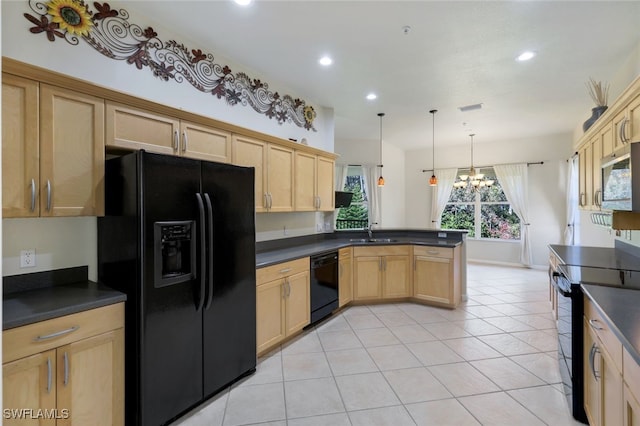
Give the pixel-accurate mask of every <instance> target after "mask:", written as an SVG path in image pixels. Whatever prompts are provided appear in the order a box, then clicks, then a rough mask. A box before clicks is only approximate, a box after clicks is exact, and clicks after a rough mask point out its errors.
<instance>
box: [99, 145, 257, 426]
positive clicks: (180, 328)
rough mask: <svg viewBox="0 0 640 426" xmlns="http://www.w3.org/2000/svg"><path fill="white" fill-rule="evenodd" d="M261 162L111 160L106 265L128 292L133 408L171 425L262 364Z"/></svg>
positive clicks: (105, 274) (139, 415) (144, 421)
mask: <svg viewBox="0 0 640 426" xmlns="http://www.w3.org/2000/svg"><path fill="white" fill-rule="evenodd" d="M254 187H255V181H254V169H253V168H246V167H238V166H233V165H227V164H220V163H212V162H207V161H199V160H193V159H188V158H182V157H175V156H168V155H160V154H152V153H148V152H145V151H137V152H133V153H130V154H126V155H123V156H120V157H115V158H112V159H109V160H107V161H106V164H105V194H106V195H105V216H104V217H102V218H99V219H98V276H99V279H100V281H101V282H103V283H105V284H107V285H109V286H111V287H113V288H115V289H117V290H120V291H122V292H124V293H126V294H127V301H126V304H125V315H126V319H125V383H126V386H125V392H126V393H125V412H126V413H125V415H126V423H127V424H128V425H154V426H156V425H162V424H166V423H168V422H170V421H171V420H173V419H175V418H176V417H179V416H180V415H181V414H183V413H185V412H186V411H187V410H189V409H190V408H192V407H194V406H196V405H198V404H199V403H201V402H202V401H204V400H205V399H207V398H209V397H210V396H212V395H213V394H215V393H216V392H217V391H219V390H221V389H223V388H225V387H226V386H227V385H229V384H231V383H233V382H234V381H236V380H237V379H239V378H241V377H243V376H245V375H247V374H250V373H252V372H254V371H255V367H256V281H255V280H256V276H255V271H256V269H255V268H256V263H255V205H254Z"/></svg>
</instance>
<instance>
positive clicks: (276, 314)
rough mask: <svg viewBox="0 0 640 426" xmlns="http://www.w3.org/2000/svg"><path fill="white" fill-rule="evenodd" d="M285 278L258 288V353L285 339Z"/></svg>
mask: <svg viewBox="0 0 640 426" xmlns="http://www.w3.org/2000/svg"><path fill="white" fill-rule="evenodd" d="M284 290H285V288H284V279H279V280H274V281H270V282H268V283H265V284H262V285H259V286H258V287H257V288H256V341H257V346H258V348H257V350H258V353H262V352H263V351H264V350H265V349H267V348H269V347H271V346H272V345H274V344H276V343H277V342H279V341H281V340H282V339H284V336H285V330H284V311H285V293H284Z"/></svg>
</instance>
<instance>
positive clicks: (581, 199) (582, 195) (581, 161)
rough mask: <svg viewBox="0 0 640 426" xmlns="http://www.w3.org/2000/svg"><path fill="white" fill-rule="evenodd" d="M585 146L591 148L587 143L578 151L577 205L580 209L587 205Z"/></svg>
mask: <svg viewBox="0 0 640 426" xmlns="http://www.w3.org/2000/svg"><path fill="white" fill-rule="evenodd" d="M587 147H588V148H589V150H590V149H591V145H590V144H588V143H587V146H584V147H582V148H580V150H579V151H578V206H579V207H580V208H581V209H585V208H586V207H587V194H588V193H587V190H588V189H587ZM589 167H591V166H589Z"/></svg>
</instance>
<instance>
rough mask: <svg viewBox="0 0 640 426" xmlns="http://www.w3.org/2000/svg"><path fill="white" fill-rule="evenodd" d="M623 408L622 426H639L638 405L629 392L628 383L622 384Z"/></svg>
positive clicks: (632, 394) (639, 414)
mask: <svg viewBox="0 0 640 426" xmlns="http://www.w3.org/2000/svg"><path fill="white" fill-rule="evenodd" d="M623 397H624V407H623V413H622V414H623V421H624V423H623V425H624V426H640V403H639V402H638V400H637V399H636V397H635V394H634V393H633V392H632V391H631V388H630V386H629V384H628V382H626V381H625V383H624V390H623Z"/></svg>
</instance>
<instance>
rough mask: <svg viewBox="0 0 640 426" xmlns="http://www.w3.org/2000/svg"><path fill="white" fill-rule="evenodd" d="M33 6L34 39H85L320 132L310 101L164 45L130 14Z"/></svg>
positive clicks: (71, 0)
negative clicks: (316, 127) (314, 124)
mask: <svg viewBox="0 0 640 426" xmlns="http://www.w3.org/2000/svg"><path fill="white" fill-rule="evenodd" d="M28 2H29V7H30V8H31V10H32V11H33V12H34V14H35V16H34V15H33V14H30V13H25V14H24V17H25V18H26V19H27V20H28V21H29V22H31V23H32V24H33V26H32V27H31V28H29V31H30V32H31V33H33V34H44V35H46V37H47V39H48V40H49V41H51V42H55V41H56V39H58V38H60V39H64V40H66V41H67V42H68V43H69V44H71V45H74V46H75V45H78V44H79V43H80V40H83V41H84V42H86V43H87V44H89V45H90V46H91V47H93V48H94V49H95V50H97V51H98V52H100V53H101V54H103V55H104V56H107V57H109V58H111V59H114V60H120V61H127V63H128V64H131V65H135V66H136V68H137V69H139V70H142V69H144V68H149V69H150V70H151V71H152V72H153V75H154V76H155V77H157V78H159V79H161V80H164V81H169V80H174V81H176V82H178V83H182V82H183V81H187V82H188V83H189V84H191V86H193V87H194V88H196V89H197V90H199V91H201V92H205V93H211V94H212V95H213V96H215V97H216V98H217V99H224V100H225V101H226V102H227V104H228V105H230V106H235V105H238V104H241V105H243V106H247V105H248V106H251V107H252V108H253V109H254V111H256V112H258V113H259V114H264V115H266V116H267V117H269V118H270V119H275V120H277V121H278V124H280V125H282V124H283V123H285V122H288V123H294V124H295V125H297V126H299V127H303V128H305V129H307V130H313V131H316V129H315V128H314V127H313V120H314V119H315V118H316V112H315V110H314V109H313V107H312V106H311V105H307V104H306V102H305V101H304V100H301V99H298V98H293V97H291V96H289V95H280V94H279V93H278V92H272V91H270V90H269V85H268V84H267V83H266V82H263V81H261V80H258V79H252V78H250V77H249V76H248V75H247V74H245V73H243V72H238V73H233V72H232V71H231V68H229V66H227V65H221V64H217V63H215V62H214V58H213V55H212V54H211V53H204V52H202V50H200V49H189V48H187V47H186V46H185V45H183V44H181V43H178V42H177V41H175V40H169V41H167V42H163V41H162V40H161V39H160V38H159V37H158V34H157V33H156V32H155V31H154V30H153V28H151V27H146V28H144V29H143V27H141V26H139V25H137V24H134V23H131V22H129V13H128V12H127V11H126V10H124V9H119V10H115V9H111V6H110V5H109V4H108V3H98V2H94V3H93V8H94V9H95V10H92V9H90V7H89V5H88V4H86V3H85V2H84V0H49V1H46V2H43V1H38V0H28ZM149 5H150V7H153V6H152V3H149Z"/></svg>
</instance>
